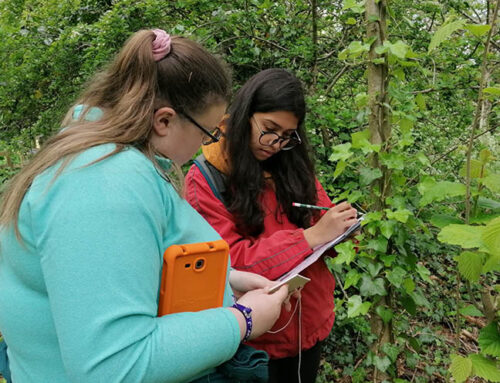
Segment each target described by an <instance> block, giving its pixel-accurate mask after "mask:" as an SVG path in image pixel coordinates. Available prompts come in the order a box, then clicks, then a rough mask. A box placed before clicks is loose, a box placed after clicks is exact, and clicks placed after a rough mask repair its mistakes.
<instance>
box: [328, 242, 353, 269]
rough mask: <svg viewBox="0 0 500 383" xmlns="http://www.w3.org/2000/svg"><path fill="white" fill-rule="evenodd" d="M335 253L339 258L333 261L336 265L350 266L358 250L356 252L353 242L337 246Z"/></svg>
mask: <svg viewBox="0 0 500 383" xmlns="http://www.w3.org/2000/svg"><path fill="white" fill-rule="evenodd" d="M335 251H336V252H337V254H338V255H337V256H336V257H335V258H334V259H333V263H334V264H335V265H342V264H344V263H345V264H347V265H349V264H350V263H351V262H352V261H353V260H354V257H355V256H356V250H354V243H353V242H352V241H345V242H342V243H340V244H338V245H337V246H335Z"/></svg>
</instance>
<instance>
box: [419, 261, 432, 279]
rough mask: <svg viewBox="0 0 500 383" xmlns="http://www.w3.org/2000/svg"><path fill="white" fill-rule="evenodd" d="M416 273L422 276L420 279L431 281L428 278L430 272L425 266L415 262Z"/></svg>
mask: <svg viewBox="0 0 500 383" xmlns="http://www.w3.org/2000/svg"><path fill="white" fill-rule="evenodd" d="M417 273H418V275H420V278H422V280H424V281H426V282H428V283H432V279H430V278H429V276H430V275H431V272H430V271H429V269H427V268H426V267H425V266H422V265H420V264H417Z"/></svg>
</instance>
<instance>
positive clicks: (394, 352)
mask: <svg viewBox="0 0 500 383" xmlns="http://www.w3.org/2000/svg"><path fill="white" fill-rule="evenodd" d="M382 351H383V352H384V353H385V354H386V355H387V356H388V357H389V359H390V360H391V362H392V363H395V362H396V359H397V358H398V355H399V353H400V352H401V349H400V348H399V347H398V346H396V345H394V344H390V343H384V344H383V345H382Z"/></svg>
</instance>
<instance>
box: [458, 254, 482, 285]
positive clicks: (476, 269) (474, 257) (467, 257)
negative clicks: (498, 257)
mask: <svg viewBox="0 0 500 383" xmlns="http://www.w3.org/2000/svg"><path fill="white" fill-rule="evenodd" d="M455 260H456V261H457V262H458V271H460V274H461V275H462V276H463V277H464V278H465V279H467V280H468V281H469V282H477V281H478V280H479V276H480V275H481V271H482V269H483V262H484V255H483V254H481V253H474V252H472V251H464V252H463V253H462V254H460V255H458V256H456V257H455Z"/></svg>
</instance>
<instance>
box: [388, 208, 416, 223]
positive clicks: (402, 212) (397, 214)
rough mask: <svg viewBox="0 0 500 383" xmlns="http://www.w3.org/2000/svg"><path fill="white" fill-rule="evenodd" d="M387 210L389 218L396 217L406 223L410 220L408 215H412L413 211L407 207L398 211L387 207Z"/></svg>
mask: <svg viewBox="0 0 500 383" xmlns="http://www.w3.org/2000/svg"><path fill="white" fill-rule="evenodd" d="M385 212H386V214H387V218H389V219H395V220H396V221H399V222H401V223H406V221H408V217H409V216H410V215H412V212H411V211H409V210H407V209H399V210H396V211H391V210H389V209H386V210H385Z"/></svg>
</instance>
